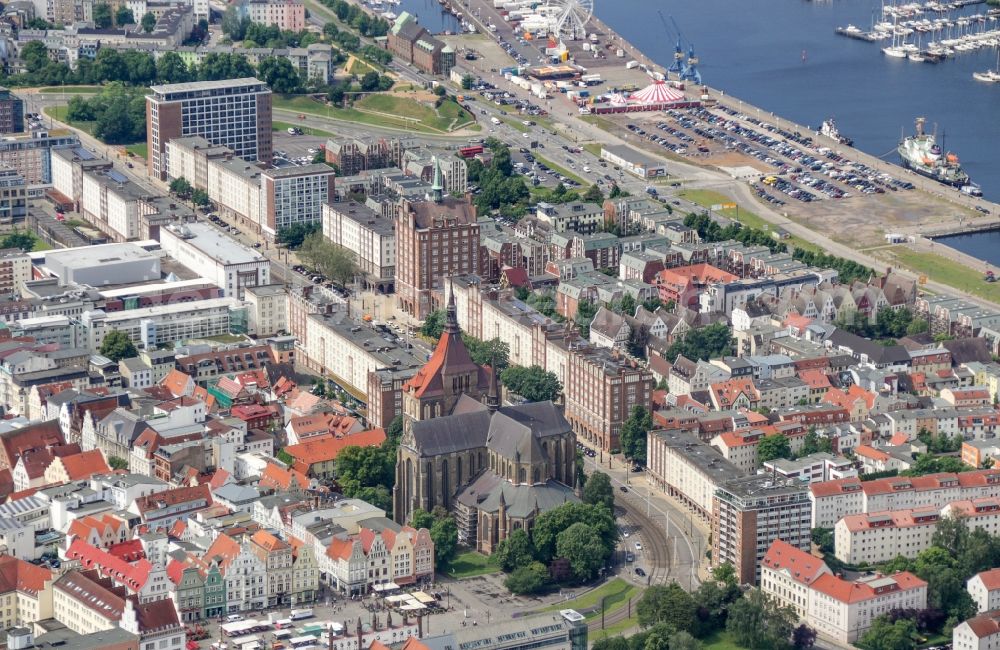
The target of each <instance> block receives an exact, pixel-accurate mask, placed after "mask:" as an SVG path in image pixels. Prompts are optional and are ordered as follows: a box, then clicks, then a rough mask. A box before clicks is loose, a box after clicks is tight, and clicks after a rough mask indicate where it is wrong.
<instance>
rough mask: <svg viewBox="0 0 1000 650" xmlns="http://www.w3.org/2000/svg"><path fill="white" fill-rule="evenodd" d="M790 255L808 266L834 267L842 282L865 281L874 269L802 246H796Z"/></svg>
mask: <svg viewBox="0 0 1000 650" xmlns="http://www.w3.org/2000/svg"><path fill="white" fill-rule="evenodd" d="M792 257H793V258H794V259H797V260H799V261H800V262H802V263H803V264H808V265H810V266H818V267H820V268H827V269H836V270H837V275H838V278H839V279H840V282H842V283H843V284H850V283H852V282H854V281H855V280H861V281H862V282H867V281H868V279H869V278H870V277H871V276H872V274H873V273H874V271H872V270H871V269H870V268H868V267H867V266H864V265H863V264H858V263H857V262H854V261H852V260H848V259H844V258H843V257H837V256H836V255H829V254H827V253H817V252H814V251H810V250H806V249H804V248H796V249H795V250H794V251H793V252H792Z"/></svg>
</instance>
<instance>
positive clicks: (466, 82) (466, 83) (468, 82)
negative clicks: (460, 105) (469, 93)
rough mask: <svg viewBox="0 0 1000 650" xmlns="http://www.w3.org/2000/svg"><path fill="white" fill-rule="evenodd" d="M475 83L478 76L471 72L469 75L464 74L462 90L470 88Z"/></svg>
mask: <svg viewBox="0 0 1000 650" xmlns="http://www.w3.org/2000/svg"><path fill="white" fill-rule="evenodd" d="M474 83H476V78H475V77H473V76H472V75H471V74H467V75H465V76H463V77H462V90H470V89H471V88H472V84H474Z"/></svg>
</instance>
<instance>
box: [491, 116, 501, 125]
mask: <svg viewBox="0 0 1000 650" xmlns="http://www.w3.org/2000/svg"><path fill="white" fill-rule="evenodd" d="M490 122H493V124H494V125H495V126H500V119H499V118H496V117H491V118H490Z"/></svg>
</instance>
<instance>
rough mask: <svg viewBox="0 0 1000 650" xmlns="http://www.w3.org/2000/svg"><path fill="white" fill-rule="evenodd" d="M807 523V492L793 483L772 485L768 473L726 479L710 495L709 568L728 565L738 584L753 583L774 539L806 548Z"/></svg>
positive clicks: (809, 540)
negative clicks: (710, 560)
mask: <svg viewBox="0 0 1000 650" xmlns="http://www.w3.org/2000/svg"><path fill="white" fill-rule="evenodd" d="M809 523H810V506H809V491H808V489H807V487H806V486H805V485H803V484H801V483H799V482H798V481H788V482H785V481H775V480H773V479H772V478H771V476H770V475H769V474H768V475H756V476H748V477H746V478H737V479H733V480H731V481H728V482H726V483H724V484H722V485H721V486H720V487H719V488H718V489H717V490H716V491H715V500H714V508H713V509H712V565H713V566H719V565H722V564H725V563H726V562H728V563H730V564H731V565H733V568H734V569H736V577H737V579H738V580H739V581H740V584H757V582H758V581H759V580H760V565H761V561H762V560H763V559H764V555H765V554H766V553H767V549H768V548H769V547H770V546H771V542H773V541H774V540H776V539H782V540H784V541H786V542H788V543H789V544H791V545H792V546H794V547H795V548H798V549H801V550H803V551H808V550H809V548H810V545H811V543H812V539H811V537H810V528H809Z"/></svg>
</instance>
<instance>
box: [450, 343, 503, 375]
mask: <svg viewBox="0 0 1000 650" xmlns="http://www.w3.org/2000/svg"><path fill="white" fill-rule="evenodd" d="M462 340H463V341H464V342H465V347H466V348H468V349H469V356H470V357H471V358H472V360H473V361H474V362H475V363H477V364H479V365H481V366H492V365H494V364H495V365H496V367H497V370H498V371H500V372H501V374H502V373H503V371H504V369H505V368H506V367H507V365H508V364H509V363H510V346H509V345H507V344H506V343H504V342H503V341H501V340H500V339H498V338H492V339H490V340H489V341H480V340H479V339H477V338H476V337H474V336H466V335H463V336H462Z"/></svg>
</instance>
